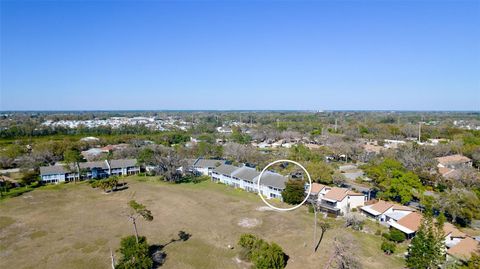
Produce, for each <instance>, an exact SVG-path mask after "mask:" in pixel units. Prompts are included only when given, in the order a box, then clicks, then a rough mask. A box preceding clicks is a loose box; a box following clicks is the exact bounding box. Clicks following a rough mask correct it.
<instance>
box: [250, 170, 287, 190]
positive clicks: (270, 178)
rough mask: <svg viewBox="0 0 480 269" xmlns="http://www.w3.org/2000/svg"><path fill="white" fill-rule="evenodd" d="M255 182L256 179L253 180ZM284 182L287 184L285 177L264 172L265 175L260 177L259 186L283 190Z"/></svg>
mask: <svg viewBox="0 0 480 269" xmlns="http://www.w3.org/2000/svg"><path fill="white" fill-rule="evenodd" d="M259 176H260V175H259ZM257 181H258V177H257V178H255V182H257ZM285 182H287V177H285V176H282V175H280V174H277V173H274V172H270V171H265V173H263V175H262V180H261V181H260V184H262V185H265V186H270V187H274V188H279V189H285Z"/></svg>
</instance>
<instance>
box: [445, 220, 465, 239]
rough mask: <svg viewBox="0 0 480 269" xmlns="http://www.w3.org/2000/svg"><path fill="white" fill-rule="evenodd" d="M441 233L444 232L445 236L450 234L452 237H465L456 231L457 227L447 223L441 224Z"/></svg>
mask: <svg viewBox="0 0 480 269" xmlns="http://www.w3.org/2000/svg"><path fill="white" fill-rule="evenodd" d="M443 232H445V236H446V235H448V234H451V236H452V237H466V235H465V234H464V233H462V232H461V231H460V230H458V229H457V227H455V226H454V225H453V224H451V223H448V222H445V223H444V224H443Z"/></svg>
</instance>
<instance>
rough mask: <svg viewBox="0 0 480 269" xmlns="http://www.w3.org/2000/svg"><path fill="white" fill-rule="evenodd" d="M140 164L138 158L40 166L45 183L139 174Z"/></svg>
mask: <svg viewBox="0 0 480 269" xmlns="http://www.w3.org/2000/svg"><path fill="white" fill-rule="evenodd" d="M139 172H140V166H139V165H137V160H136V159H120V160H111V161H106V160H105V161H96V162H84V163H78V164H72V165H65V164H56V165H52V166H42V167H40V177H41V180H42V181H43V182H45V183H60V182H68V181H74V180H82V179H98V178H106V177H109V176H112V175H116V176H124V175H131V174H137V173H139Z"/></svg>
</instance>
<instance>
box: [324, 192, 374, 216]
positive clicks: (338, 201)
mask: <svg viewBox="0 0 480 269" xmlns="http://www.w3.org/2000/svg"><path fill="white" fill-rule="evenodd" d="M364 204H365V195H364V194H362V193H357V192H353V191H350V190H348V189H346V188H338V187H333V188H332V189H330V190H329V191H327V192H326V193H325V194H324V195H323V197H321V198H320V199H319V202H318V203H317V205H318V207H319V208H320V210H324V211H327V212H330V213H334V214H337V215H345V214H346V213H348V212H350V211H351V210H352V209H353V208H357V207H359V206H363V205H364Z"/></svg>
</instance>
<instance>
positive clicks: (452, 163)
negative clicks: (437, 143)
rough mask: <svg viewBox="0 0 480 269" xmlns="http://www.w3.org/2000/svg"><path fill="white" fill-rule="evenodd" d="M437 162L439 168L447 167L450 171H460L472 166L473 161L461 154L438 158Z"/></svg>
mask: <svg viewBox="0 0 480 269" xmlns="http://www.w3.org/2000/svg"><path fill="white" fill-rule="evenodd" d="M435 160H436V161H437V162H438V165H437V167H438V168H441V167H445V168H450V169H459V168H464V167H471V166H472V160H471V159H470V158H468V157H466V156H463V155H460V154H454V155H449V156H444V157H438V158H435Z"/></svg>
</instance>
